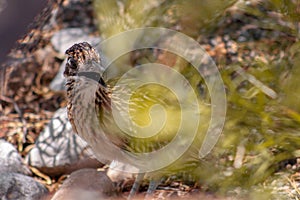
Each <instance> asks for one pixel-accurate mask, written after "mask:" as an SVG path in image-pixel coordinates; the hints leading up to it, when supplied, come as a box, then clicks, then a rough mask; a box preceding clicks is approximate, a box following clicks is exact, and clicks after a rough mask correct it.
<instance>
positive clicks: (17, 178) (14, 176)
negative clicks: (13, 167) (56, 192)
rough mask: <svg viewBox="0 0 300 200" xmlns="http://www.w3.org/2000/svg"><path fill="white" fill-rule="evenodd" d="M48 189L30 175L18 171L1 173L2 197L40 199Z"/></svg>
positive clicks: (0, 189)
mask: <svg viewBox="0 0 300 200" xmlns="http://www.w3.org/2000/svg"><path fill="white" fill-rule="evenodd" d="M47 193H48V190H47V189H46V188H45V186H43V185H42V184H40V183H39V182H37V181H35V180H34V179H33V178H31V177H29V176H25V175H23V174H18V173H7V172H4V173H0V199H13V200H19V199H20V200H40V199H42V197H44V196H46V195H47Z"/></svg>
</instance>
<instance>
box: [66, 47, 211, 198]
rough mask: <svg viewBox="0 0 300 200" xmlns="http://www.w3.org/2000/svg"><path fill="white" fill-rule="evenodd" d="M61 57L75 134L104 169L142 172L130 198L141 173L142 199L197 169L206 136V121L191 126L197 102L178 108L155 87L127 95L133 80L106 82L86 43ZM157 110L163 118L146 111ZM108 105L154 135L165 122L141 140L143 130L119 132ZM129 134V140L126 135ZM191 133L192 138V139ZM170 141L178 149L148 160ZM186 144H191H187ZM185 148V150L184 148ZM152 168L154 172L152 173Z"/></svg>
mask: <svg viewBox="0 0 300 200" xmlns="http://www.w3.org/2000/svg"><path fill="white" fill-rule="evenodd" d="M66 54H67V56H68V60H67V64H66V67H65V72H64V75H65V77H66V79H67V83H66V88H67V98H68V105H67V108H68V117H69V120H70V122H71V124H72V127H73V129H74V131H75V132H76V133H77V134H79V136H81V137H82V138H83V139H84V140H86V142H87V143H88V144H89V145H90V146H91V148H92V149H93V151H94V153H95V155H96V157H97V159H98V160H100V161H102V162H104V163H108V162H111V161H120V162H122V163H124V164H126V165H132V166H134V167H136V168H137V169H144V170H141V173H139V174H138V176H137V178H136V181H135V183H134V185H133V187H132V189H131V192H130V196H129V198H131V197H133V195H134V194H135V193H136V191H137V190H138V188H139V184H140V182H141V181H142V179H143V177H144V175H145V173H146V174H148V176H149V177H150V185H149V188H148V191H147V194H151V193H153V191H154V190H155V189H156V187H157V186H158V184H159V183H160V180H161V177H162V176H165V175H169V174H172V173H173V174H174V173H177V172H179V171H183V170H186V169H188V168H191V167H194V166H197V164H198V163H199V157H198V153H199V147H200V146H201V141H202V139H203V137H202V134H203V132H205V131H202V130H205V128H206V126H207V124H208V119H209V117H204V119H203V120H202V121H201V124H203V125H201V126H200V125H199V124H198V123H197V124H196V126H192V125H190V123H191V121H193V120H194V121H196V122H198V118H199V116H200V113H199V111H198V110H199V109H198V110H197V109H195V108H197V106H199V105H200V104H201V103H199V101H197V102H190V101H189V97H188V96H185V97H184V98H182V99H184V101H185V103H184V104H183V105H179V103H178V100H177V99H176V98H177V97H178V96H176V95H175V94H173V93H172V92H170V91H169V90H168V88H165V87H162V86H160V85H157V84H152V85H150V86H149V87H147V86H141V87H139V88H138V89H136V91H134V92H131V90H129V89H130V87H131V85H132V84H133V82H134V81H133V80H134V79H127V80H125V81H123V82H122V81H121V82H119V83H118V84H116V81H105V80H104V79H103V77H102V74H101V73H102V72H101V70H100V69H101V68H100V66H101V62H100V58H99V54H98V53H97V52H96V50H95V49H94V48H93V47H92V46H91V45H89V44H88V43H86V42H83V43H79V44H75V45H73V46H72V47H71V48H69V49H68V50H67V51H66ZM149 76H151V74H149ZM175 81H176V80H175ZM174 83H175V82H174ZM129 92H131V94H130V99H129V101H128V102H126V101H125V100H124V98H123V97H124V95H128V93H129ZM124 103H125V104H124ZM156 104H160V105H162V106H163V107H164V109H165V112H164V113H162V112H156V110H155V109H151V108H152V107H153V105H156ZM113 105H114V106H115V107H116V109H117V114H118V115H119V116H120V117H121V118H120V119H122V117H124V118H125V117H126V118H128V116H130V120H131V121H134V123H135V124H139V126H142V127H143V126H147V124H149V123H154V126H153V127H152V128H153V129H156V127H155V123H160V121H162V120H165V122H164V123H163V128H161V129H159V131H157V132H158V133H157V134H156V135H153V136H151V137H143V134H145V133H144V132H143V130H142V129H134V128H132V127H130V126H131V124H130V123H128V124H127V125H128V127H125V129H126V130H124V127H123V128H122V127H120V126H119V125H118V124H117V123H116V118H115V117H114V115H113V109H114V106H113ZM124 105H125V106H124ZM126 105H127V106H126ZM195 105H197V106H196V107H195ZM124 107H127V108H128V109H127V110H126V109H125V108H124ZM200 107H201V109H200V110H205V109H206V108H205V109H204V107H203V105H202V106H200ZM206 110H207V109H206ZM125 112H129V115H125V114H124V113H125ZM149 113H150V114H149ZM127 114H128V113H127ZM185 114H189V116H190V117H189V118H186V117H182V116H186V115H185ZM149 116H150V117H149ZM201 117H203V115H202V113H201ZM206 119H207V120H206ZM205 120H206V122H204V123H203V121H205ZM160 124H161V123H160ZM123 125H124V124H123ZM125 125H126V123H125ZM182 126H183V127H184V128H183V129H181V127H182ZM130 131H131V132H134V134H128V132H130ZM178 132H179V133H178ZM193 132H195V133H196V134H195V135H193V134H192V133H193ZM172 141H179V143H178V142H177V143H176V144H177V146H173V147H172V148H170V150H169V152H168V153H158V155H157V156H156V160H152V157H151V156H149V155H151V154H150V153H151V152H156V151H157V152H160V150H164V149H163V147H164V146H165V145H167V144H168V143H170V142H172ZM188 141H192V142H191V143H190V144H189V143H188ZM187 144H189V145H187ZM185 146H187V147H186V148H184V147H185ZM182 149H183V150H184V152H183V153H182V155H180V156H178V157H176V156H175V155H176V153H177V154H178V153H179V152H180V151H181V150H182ZM162 152H163V151H162ZM147 156H148V157H147ZM143 158H144V159H143ZM158 158H159V159H158ZM170 158H171V159H173V162H172V163H170V162H167V160H170ZM163 162H166V164H165V166H163V167H158V165H159V164H160V163H163ZM151 167H153V168H154V169H153V170H151V169H150V168H151ZM145 169H146V170H145Z"/></svg>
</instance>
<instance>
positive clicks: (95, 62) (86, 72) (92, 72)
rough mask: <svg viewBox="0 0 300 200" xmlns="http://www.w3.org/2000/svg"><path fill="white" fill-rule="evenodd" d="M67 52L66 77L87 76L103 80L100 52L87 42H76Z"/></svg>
mask: <svg viewBox="0 0 300 200" xmlns="http://www.w3.org/2000/svg"><path fill="white" fill-rule="evenodd" d="M66 54H67V55H68V59H67V64H66V67H65V71H64V76H65V77H66V78H68V77H72V76H85V77H87V78H90V79H93V80H95V81H97V82H102V81H103V80H102V78H101V67H100V57H99V54H98V52H97V51H96V50H95V49H94V48H93V47H92V46H91V45H90V44H89V43H87V42H82V43H78V44H74V45H73V46H72V47H70V48H69V49H68V50H67V51H66Z"/></svg>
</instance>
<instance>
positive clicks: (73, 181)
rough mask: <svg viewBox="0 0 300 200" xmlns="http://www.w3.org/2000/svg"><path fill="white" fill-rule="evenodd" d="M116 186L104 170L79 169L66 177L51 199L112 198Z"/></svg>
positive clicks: (82, 199) (115, 195)
mask: <svg viewBox="0 0 300 200" xmlns="http://www.w3.org/2000/svg"><path fill="white" fill-rule="evenodd" d="M116 197H117V192H116V188H115V186H114V184H113V182H112V181H111V180H110V179H109V178H108V176H107V175H106V174H105V172H101V171H97V170H95V169H81V170H78V171H75V172H73V173H72V174H71V175H70V176H69V178H67V179H66V180H65V181H64V183H63V185H62V186H61V187H60V188H59V190H58V191H57V192H56V193H55V194H54V196H53V197H52V199H51V200H75V199H76V200H86V199H89V200H98V199H114V198H116Z"/></svg>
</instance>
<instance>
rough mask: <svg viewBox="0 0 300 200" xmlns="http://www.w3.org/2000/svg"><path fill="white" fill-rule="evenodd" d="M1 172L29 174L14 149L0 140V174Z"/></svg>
mask: <svg viewBox="0 0 300 200" xmlns="http://www.w3.org/2000/svg"><path fill="white" fill-rule="evenodd" d="M1 172H16V173H21V174H26V175H30V174H31V172H30V170H29V168H28V167H27V166H26V165H25V164H24V163H23V160H22V158H21V156H20V154H19V153H18V151H17V150H16V148H15V147H14V146H13V145H12V144H10V143H9V142H6V141H5V140H0V173H1Z"/></svg>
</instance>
